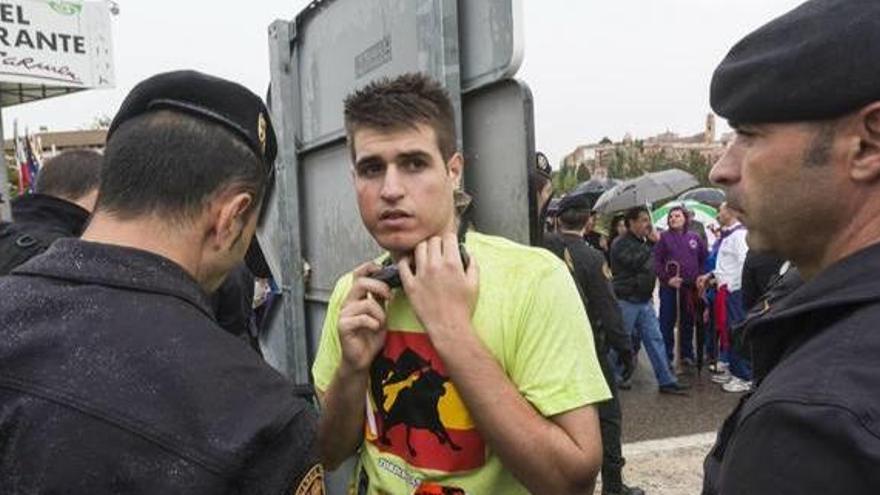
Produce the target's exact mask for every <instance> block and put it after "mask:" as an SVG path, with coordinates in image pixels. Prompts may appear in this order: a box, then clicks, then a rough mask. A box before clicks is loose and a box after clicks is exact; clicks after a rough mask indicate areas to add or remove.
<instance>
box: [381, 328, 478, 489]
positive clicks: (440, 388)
mask: <svg viewBox="0 0 880 495" xmlns="http://www.w3.org/2000/svg"><path fill="white" fill-rule="evenodd" d="M369 391H370V399H371V401H370V402H371V405H370V411H369V413H368V420H367V423H368V424H367V427H368V430H367V440H368V441H370V442H371V443H372V444H373V445H374V446H375V447H376V448H378V449H379V450H380V451H382V452H388V453H392V454H394V455H397V456H399V457H401V458H403V459H404V460H406V461H407V462H408V463H409V464H411V465H414V466H417V467H424V468H429V469H435V470H442V471H447V472H454V471H464V470H469V469H474V468H477V467H480V466H481V465H482V464H483V463H484V462H485V459H484V457H485V445H484V443H483V440H482V437H481V436H480V434H479V432H477V430H476V427H475V425H474V424H473V422H472V421H471V419H470V415H469V414H468V412H467V409H466V408H465V407H464V403H463V402H462V401H461V398H460V397H459V396H458V392H457V390H456V389H455V386H454V385H453V384H452V382H450V380H449V377H448V375H447V374H446V370H445V368H444V366H443V363H442V361H441V360H440V358H439V356H438V355H437V353H436V351H435V350H434V348H433V346H432V345H431V343H430V340H429V339H428V337H427V335H425V334H423V333H416V332H400V331H389V332H388V336H387V338H386V343H385V349H384V350H383V351H382V353H381V354H380V355H379V356H377V357H376V359H375V360H374V361H373V364H372V365H371V367H370V388H369Z"/></svg>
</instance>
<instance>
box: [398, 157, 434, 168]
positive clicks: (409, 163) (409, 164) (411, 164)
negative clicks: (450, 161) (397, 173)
mask: <svg viewBox="0 0 880 495" xmlns="http://www.w3.org/2000/svg"><path fill="white" fill-rule="evenodd" d="M403 166H404V167H406V169H407V170H421V169H423V168H425V167H427V166H428V162H426V161H425V160H423V159H421V158H410V159H408V160H406V161H405V162H403Z"/></svg>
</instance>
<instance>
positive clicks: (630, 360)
mask: <svg viewBox="0 0 880 495" xmlns="http://www.w3.org/2000/svg"><path fill="white" fill-rule="evenodd" d="M592 207H593V199H592V197H591V196H590V195H589V194H570V195H567V196H565V197H563V198H562V199H561V200H560V201H559V214H558V221H559V227H558V231H557V232H556V233H546V234H544V246H545V247H546V248H547V249H549V250H550V251H552V252H553V253H554V254H555V255H556V256H558V257H559V258H561V259H562V260H563V261H565V264H566V265H567V266H568V269H569V270H570V271H571V274H572V276H573V277H574V280H575V282H576V284H577V286H578V290H579V291H580V293H581V298H582V299H583V301H584V308H585V309H586V310H587V316H588V317H589V319H590V326H591V327H592V329H593V339H594V341H595V345H596V353H597V354H598V358H599V365H600V366H601V368H602V374H603V375H604V376H605V382H606V383H607V384H608V388H609V389H610V390H611V394H612V397H611V399H610V400H608V401H605V402H603V403H601V404H599V427H600V430H601V433H602V494H603V495H612V494H613V495H617V494H626V495H640V494H643V493H644V491H642V490H641V489H640V488H637V487H629V486H626V485H625V484H624V483H623V476H622V470H623V465H624V458H623V456H622V453H621V447H620V432H621V412H620V401H619V399H618V397H617V396H618V391H617V390H618V389H617V384H616V379H615V376H614V370H613V368H612V366H611V363H610V362H609V359H608V350H609V348H613V349H614V350H615V351H617V353H618V355H619V356H620V359H621V362H622V363H623V365H624V372H623V376H624V380H628V379H629V377H630V376H632V373H633V371H634V370H635V358H634V357H633V352H632V348H633V347H632V340H631V339H630V336H629V334H628V333H627V332H626V330H625V329H624V327H623V317H622V316H621V314H620V307H619V306H618V304H617V298H616V297H614V290H613V288H612V286H611V269H610V268H609V267H608V263H607V262H606V260H605V255H604V254H602V252H601V251H599V250H597V249H595V248H593V247H591V246H590V245H589V244H587V243H586V241H584V237H583V235H584V232H585V230H586V229H587V224H588V222H589V220H590V215H591V209H592Z"/></svg>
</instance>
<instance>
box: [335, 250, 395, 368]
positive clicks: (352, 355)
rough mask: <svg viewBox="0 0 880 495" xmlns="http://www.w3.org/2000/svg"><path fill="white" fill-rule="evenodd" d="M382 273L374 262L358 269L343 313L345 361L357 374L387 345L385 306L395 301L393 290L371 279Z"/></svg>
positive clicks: (343, 355) (341, 337)
mask: <svg viewBox="0 0 880 495" xmlns="http://www.w3.org/2000/svg"><path fill="white" fill-rule="evenodd" d="M379 270H380V267H379V266H378V265H376V264H375V263H372V262H370V263H364V264H363V265H361V266H359V267H358V268H357V269H355V270H354V272H353V275H354V280H353V281H352V285H351V290H349V291H348V296H346V298H345V302H343V303H342V310H341V311H340V313H339V342H340V344H341V346H342V360H343V362H344V364H345V365H347V366H348V367H349V368H350V369H352V370H353V371H358V372H360V371H364V370H366V369H367V368H369V366H370V363H372V362H373V358H375V357H376V355H377V354H378V353H379V352H380V351H381V350H382V347H383V346H384V345H385V334H386V333H387V328H386V326H385V307H384V304H385V301H388V300H389V299H390V298H391V289H390V288H389V287H388V285H386V284H385V283H383V282H380V281H378V280H375V279H372V278H369V276H370V275H371V274H373V273H376V272H377V271H379Z"/></svg>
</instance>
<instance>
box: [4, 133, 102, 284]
mask: <svg viewBox="0 0 880 495" xmlns="http://www.w3.org/2000/svg"><path fill="white" fill-rule="evenodd" d="M102 161H103V157H102V156H101V154H100V153H98V152H96V151H92V150H86V149H77V150H70V151H64V152H62V153H61V154H59V155H57V156H55V157H52V158H50V159H48V160H46V163H45V165H43V167H42V168H41V169H40V172H39V174H38V175H37V183H36V186H35V188H34V190H35V192H34V194H26V195H23V196H19V197H17V198H15V199H14V200H12V222H0V275H6V274H7V273H9V272H10V271H12V269H13V268H15V267H17V266H18V265H20V264H22V263H24V262H25V261H27V260H29V259H31V258H33V257H34V256H36V255H38V254H40V253H42V252H43V251H45V250H46V249H49V246H50V245H52V243H53V242H55V240H56V239H59V238H61V237H79V235H80V234H82V231H83V229H84V228H85V226H86V222H87V221H88V219H89V214H90V213H91V212H92V209H93V208H94V206H95V198H97V196H98V184H99V182H100V179H101V163H102Z"/></svg>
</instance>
